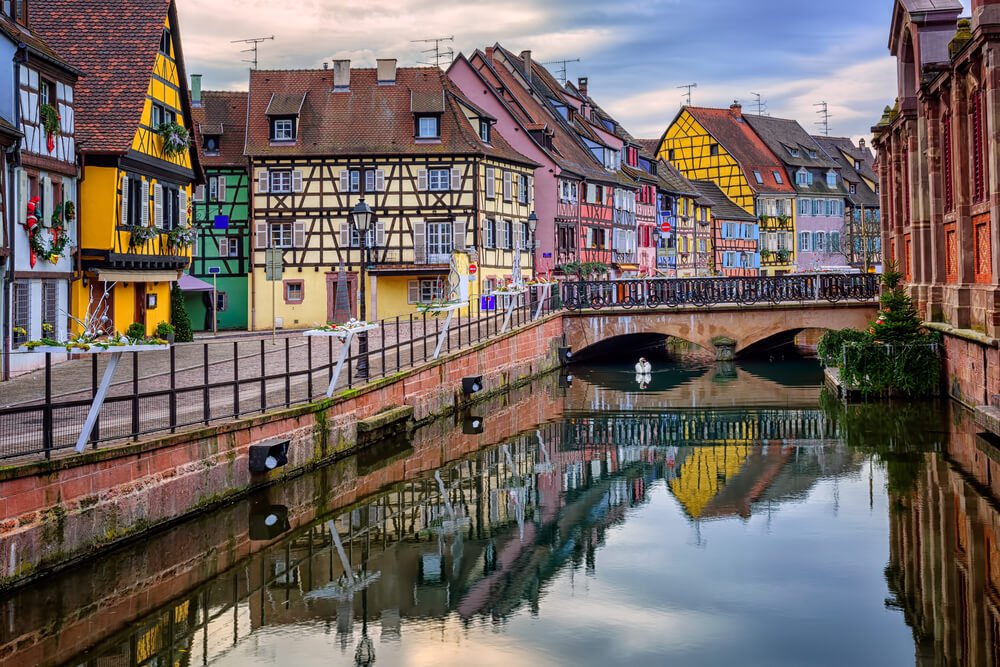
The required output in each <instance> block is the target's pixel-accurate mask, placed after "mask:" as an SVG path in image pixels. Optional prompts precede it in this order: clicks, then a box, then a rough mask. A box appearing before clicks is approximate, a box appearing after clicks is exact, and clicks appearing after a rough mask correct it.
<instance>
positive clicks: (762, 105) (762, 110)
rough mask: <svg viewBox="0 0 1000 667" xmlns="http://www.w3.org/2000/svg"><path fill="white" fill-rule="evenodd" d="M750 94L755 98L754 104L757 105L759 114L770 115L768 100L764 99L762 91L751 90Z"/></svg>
mask: <svg viewBox="0 0 1000 667" xmlns="http://www.w3.org/2000/svg"><path fill="white" fill-rule="evenodd" d="M750 94H751V95H753V96H754V98H755V102H754V104H756V105H757V115H758V116H769V115H770V114H769V113H768V112H767V100H764V99H762V98H761V95H760V93H754V92H751V93H750Z"/></svg>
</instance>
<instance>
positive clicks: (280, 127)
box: [271, 118, 295, 141]
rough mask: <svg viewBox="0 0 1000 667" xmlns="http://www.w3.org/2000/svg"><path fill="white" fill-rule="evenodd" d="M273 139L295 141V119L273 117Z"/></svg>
mask: <svg viewBox="0 0 1000 667" xmlns="http://www.w3.org/2000/svg"><path fill="white" fill-rule="evenodd" d="M271 141H295V119H294V118H272V119H271Z"/></svg>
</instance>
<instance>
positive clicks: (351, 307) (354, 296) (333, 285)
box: [326, 271, 358, 324]
mask: <svg viewBox="0 0 1000 667" xmlns="http://www.w3.org/2000/svg"><path fill="white" fill-rule="evenodd" d="M339 277H340V274H339V273H337V272H335V271H334V272H331V273H327V274H326V321H327V322H333V323H334V324H340V323H341V322H343V321H344V320H345V319H349V318H351V317H357V316H358V274H357V273H348V274H347V303H338V296H337V283H338V280H339ZM340 298H343V295H341V297H340ZM347 313H350V314H349V315H347V316H346V317H345V315H346V314H347Z"/></svg>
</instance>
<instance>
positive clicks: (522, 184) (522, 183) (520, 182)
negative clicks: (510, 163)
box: [517, 174, 528, 204]
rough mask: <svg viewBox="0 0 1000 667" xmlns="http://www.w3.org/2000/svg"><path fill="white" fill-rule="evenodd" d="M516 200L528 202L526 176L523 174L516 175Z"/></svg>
mask: <svg viewBox="0 0 1000 667" xmlns="http://www.w3.org/2000/svg"><path fill="white" fill-rule="evenodd" d="M517 201H519V202H520V203H522V204H527V203H528V177H527V176H526V175H525V174H518V175H517Z"/></svg>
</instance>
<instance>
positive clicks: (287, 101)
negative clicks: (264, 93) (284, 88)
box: [264, 93, 308, 116]
mask: <svg viewBox="0 0 1000 667" xmlns="http://www.w3.org/2000/svg"><path fill="white" fill-rule="evenodd" d="M306 95H308V93H304V94H303V93H296V94H294V95H277V94H275V95H272V96H271V101H270V102H268V103H267V111H265V112H264V113H266V114H267V115H268V116H298V115H299V112H300V111H302V105H303V104H305V103H306Z"/></svg>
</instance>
